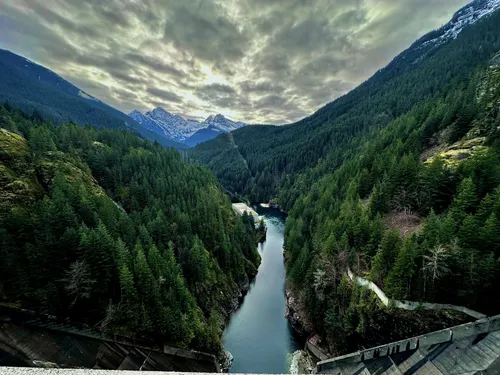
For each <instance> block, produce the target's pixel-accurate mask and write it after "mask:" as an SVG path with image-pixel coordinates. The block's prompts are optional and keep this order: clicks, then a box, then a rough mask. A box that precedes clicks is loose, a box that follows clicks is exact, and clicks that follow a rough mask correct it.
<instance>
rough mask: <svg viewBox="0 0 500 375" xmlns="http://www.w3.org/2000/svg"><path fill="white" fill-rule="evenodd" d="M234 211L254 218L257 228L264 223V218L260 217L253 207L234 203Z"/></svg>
mask: <svg viewBox="0 0 500 375" xmlns="http://www.w3.org/2000/svg"><path fill="white" fill-rule="evenodd" d="M233 210H234V211H235V212H236V213H237V214H239V215H243V214H244V213H245V212H246V213H247V215H250V216H252V217H253V221H254V222H255V226H258V225H260V223H261V222H263V221H264V219H263V218H262V216H259V214H258V213H257V212H255V210H254V209H253V208H252V207H249V206H248V205H247V204H246V203H233Z"/></svg>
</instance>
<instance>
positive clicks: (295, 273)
mask: <svg viewBox="0 0 500 375" xmlns="http://www.w3.org/2000/svg"><path fill="white" fill-rule="evenodd" d="M499 50H500V12H499V11H497V12H495V13H493V14H492V15H491V16H490V17H488V18H484V19H482V20H481V21H480V22H477V23H476V24H474V25H473V26H471V27H468V28H466V29H465V30H464V31H463V32H462V33H460V35H459V36H458V37H457V38H456V39H454V40H450V41H448V42H446V43H443V44H442V45H440V46H438V47H435V46H434V47H433V46H432V44H429V45H426V46H421V47H419V48H413V47H412V48H410V49H409V50H407V51H405V52H404V53H403V54H402V55H400V56H399V57H397V58H396V59H395V60H394V61H393V62H391V64H389V66H387V67H386V68H385V69H382V70H381V71H379V72H378V73H377V74H375V75H374V76H373V77H372V78H371V79H369V80H368V81H367V82H365V83H363V84H362V85H360V86H359V87H358V88H356V89H354V90H353V91H351V92H350V93H348V94H347V95H345V96H343V97H341V98H339V99H337V100H335V101H334V102H332V103H330V104H328V105H326V106H325V107H324V108H322V109H320V110H319V111H317V112H316V113H315V114H313V115H312V116H310V117H308V118H306V119H304V120H302V121H300V122H298V123H296V124H293V125H289V126H280V127H273V126H259V127H257V126H253V127H251V126H250V127H246V128H242V129H239V130H237V131H235V132H233V133H232V135H231V136H228V135H225V136H221V137H218V138H217V139H215V140H212V141H209V142H206V143H204V144H202V145H199V146H198V147H196V148H195V149H193V150H190V151H189V152H188V155H189V157H191V158H192V159H194V160H197V161H198V162H200V163H203V164H206V165H207V166H208V167H210V168H211V169H212V171H213V172H214V173H215V174H216V175H217V177H218V178H219V180H220V181H221V183H222V184H223V185H224V186H225V187H226V188H227V189H228V190H230V191H232V192H234V193H235V194H243V195H246V196H248V197H249V198H250V199H251V200H261V201H262V200H272V201H273V202H274V201H276V202H277V203H278V204H279V205H280V206H281V207H282V208H284V209H285V210H286V211H288V212H289V216H288V219H287V225H286V230H285V247H286V268H287V274H288V278H289V281H291V282H292V283H293V284H295V286H296V287H297V288H299V290H300V291H301V292H302V293H303V294H304V295H306V296H307V304H308V311H309V314H310V318H311V319H310V320H311V321H314V322H315V330H316V332H318V333H320V334H322V336H323V337H325V338H326V339H327V341H328V344H329V345H330V347H331V349H332V350H334V351H335V352H337V353H338V352H340V351H348V350H350V351H354V350H357V349H359V348H360V346H361V345H364V343H365V342H366V340H364V338H371V339H373V341H371V342H372V344H373V343H376V344H380V343H382V342H384V341H385V342H387V341H390V339H389V338H394V335H393V332H392V331H393V330H392V329H391V330H390V331H391V332H387V329H386V330H385V331H384V330H383V328H381V326H379V325H378V324H379V323H380V322H383V319H382V318H380V317H381V316H383V317H387V316H388V315H389V316H393V315H394V313H393V312H392V311H391V309H388V310H389V312H387V309H385V310H384V311H382V310H383V309H381V308H380V307H379V306H378V305H377V304H376V302H374V301H372V300H371V299H370V298H371V297H370V296H369V295H364V293H365V292H363V291H359V290H358V289H357V288H352V287H349V286H348V285H346V282H348V281H346V280H343V279H342V275H344V274H345V272H346V270H347V267H348V266H349V267H350V268H351V270H353V271H354V272H355V273H357V274H364V275H365V276H369V277H371V279H372V280H373V281H375V282H376V283H377V284H378V285H379V286H380V287H382V288H383V289H384V290H385V291H386V292H387V293H388V295H389V296H390V297H392V298H405V299H409V300H415V301H431V302H432V301H434V302H439V303H451V304H456V305H465V306H468V307H471V308H473V309H477V310H478V311H481V312H483V313H486V314H496V313H498V311H497V310H496V309H495V306H498V303H499V302H500V301H499V298H498V293H496V292H494V288H495V286H496V287H498V282H497V280H498V278H499V276H500V274H499V271H500V270H499V267H498V263H499V261H498V259H499V257H500V251H499V250H500V249H499V239H500V238H499V233H500V232H499V223H498V220H499V218H500V216H499V215H500V193H499V185H500V163H499V160H500V141H499V139H500V132H499V128H498V126H499V125H500V122H499V119H500V111H499V109H498V108H499V103H500V90H499V82H500V81H499V80H498V76H499V71H500V69H499V67H498V64H497V63H496V64H493V63H490V60H491V58H492V57H493V56H494V55H495V54H497V53H498V51H499ZM457 141H458V142H457ZM455 142H457V143H455ZM445 150H446V151H445ZM390 218H396V219H397V220H395V221H394V222H391V221H390V220H388V219H390ZM422 222H423V225H421V224H422ZM387 227H389V228H387ZM387 229H389V230H387ZM480 296H488V298H480ZM372 312H373V313H372ZM391 314H392V315H391ZM419 314H423V313H419ZM392 319H393V318H392V317H391V318H390V319H388V320H387V321H386V322H385V323H386V324H387V323H390V322H392ZM440 319H442V317H440ZM403 321H404V319H403ZM386 327H387V326H386ZM391 327H392V326H391ZM422 329H424V330H425V331H429V330H430V329H429V326H426V327H424V328H422ZM409 331H410V330H405V327H404V324H403V325H401V326H399V327H398V328H397V333H398V334H399V333H402V332H406V333H409ZM420 333H422V332H420ZM396 336H397V335H396Z"/></svg>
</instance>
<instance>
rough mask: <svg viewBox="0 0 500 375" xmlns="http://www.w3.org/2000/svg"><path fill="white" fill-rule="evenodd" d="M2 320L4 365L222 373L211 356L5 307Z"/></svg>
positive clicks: (0, 337)
mask: <svg viewBox="0 0 500 375" xmlns="http://www.w3.org/2000/svg"><path fill="white" fill-rule="evenodd" d="M0 316H1V320H0V364H1V365H2V366H26V367H62V368H94V369H112V370H149V371H151V370H159V371H182V372H220V368H219V365H218V363H217V361H216V358H215V356H213V355H211V354H207V353H201V352H197V351H192V350H184V349H179V348H173V347H169V346H162V347H161V346H157V345H154V344H153V345H148V344H147V343H145V342H139V341H138V340H136V339H133V338H128V337H123V336H117V335H112V334H107V333H103V332H97V331H93V330H90V329H87V330H82V329H81V328H79V327H76V328H75V327H74V326H71V325H66V324H61V323H58V322H56V321H55V318H54V317H47V316H45V317H44V318H42V319H40V318H39V317H34V316H30V313H29V312H23V311H20V310H12V309H6V308H3V307H2V308H0ZM30 317H31V319H30Z"/></svg>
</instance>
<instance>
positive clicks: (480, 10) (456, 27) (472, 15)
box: [417, 0, 500, 46]
mask: <svg viewBox="0 0 500 375" xmlns="http://www.w3.org/2000/svg"><path fill="white" fill-rule="evenodd" d="M498 8H500V0H475V1H473V2H472V3H470V4H468V5H466V6H465V7H463V8H462V9H460V10H459V11H458V12H456V13H455V14H454V15H453V18H452V19H451V21H450V22H448V23H447V24H446V25H444V26H443V27H441V28H440V29H439V30H437V35H436V36H435V37H434V38H432V39H429V38H426V37H424V38H425V39H427V40H425V41H423V43H422V44H421V46H427V45H429V44H432V45H439V44H441V43H443V42H445V41H446V40H448V39H455V38H456V37H457V36H458V35H459V34H460V33H461V32H462V30H463V29H464V28H465V27H466V26H468V25H471V24H473V23H475V22H477V21H478V20H480V19H481V18H483V17H486V16H488V15H490V14H491V13H493V12H494V11H495V10H497V9H498ZM429 35H431V34H429ZM417 43H418V41H417Z"/></svg>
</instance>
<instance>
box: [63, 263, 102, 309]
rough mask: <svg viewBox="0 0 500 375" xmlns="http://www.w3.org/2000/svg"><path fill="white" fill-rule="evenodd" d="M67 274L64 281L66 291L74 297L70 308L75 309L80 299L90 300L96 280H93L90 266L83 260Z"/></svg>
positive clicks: (72, 265) (71, 267) (70, 268)
mask: <svg viewBox="0 0 500 375" xmlns="http://www.w3.org/2000/svg"><path fill="white" fill-rule="evenodd" d="M65 273H66V277H65V278H64V279H62V281H64V282H65V283H66V285H65V286H64V289H66V291H67V292H68V294H69V295H70V296H73V297H74V299H73V302H72V303H71V305H70V307H73V306H74V305H75V303H76V301H78V299H79V298H90V291H91V289H92V284H94V283H95V280H92V278H91V275H90V269H89V266H88V264H87V263H85V261H83V260H77V261H76V262H74V263H72V264H71V265H70V266H69V270H67V271H66V272H65Z"/></svg>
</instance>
